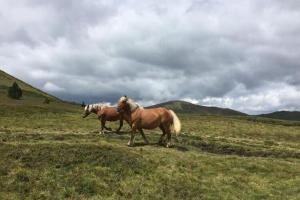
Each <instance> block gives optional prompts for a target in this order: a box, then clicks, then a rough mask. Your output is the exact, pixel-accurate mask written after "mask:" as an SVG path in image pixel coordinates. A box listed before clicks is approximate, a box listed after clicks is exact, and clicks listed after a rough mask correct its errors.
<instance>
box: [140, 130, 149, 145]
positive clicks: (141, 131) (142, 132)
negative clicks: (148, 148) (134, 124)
mask: <svg viewBox="0 0 300 200" xmlns="http://www.w3.org/2000/svg"><path fill="white" fill-rule="evenodd" d="M139 131H140V133H141V135H142V137H143V139H144V141H145V143H146V144H149V141H148V140H147V138H146V136H145V133H144V131H143V129H141V128H140V129H139Z"/></svg>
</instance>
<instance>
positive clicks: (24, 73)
mask: <svg viewBox="0 0 300 200" xmlns="http://www.w3.org/2000/svg"><path fill="white" fill-rule="evenodd" d="M299 8H300V7H299V4H298V3H295V1H292V0H289V1H285V3H282V2H281V1H278V0H275V1H271V0H267V1H259V0H245V1H238V0H229V1H221V0H215V1H196V0H179V1H176V3H174V1H171V0H167V1H158V0H150V1H147V2H141V1H137V0H124V1H120V0H111V1H92V0H87V1H78V2H74V1H70V0H53V1H46V0H40V1H36V0H26V1H17V0H11V1H1V2H0V19H1V20H0V29H1V30H4V31H1V33H0V66H1V69H4V70H6V71H7V72H9V73H12V74H13V75H15V76H17V77H18V78H21V79H24V80H25V81H27V82H29V83H30V84H32V85H34V86H36V87H38V88H41V89H46V90H47V91H49V92H51V93H52V94H54V95H58V96H59V97H61V98H64V99H68V100H76V101H81V100H86V101H94V100H95V101H111V102H112V103H114V102H116V101H117V99H118V98H119V97H120V95H123V94H127V95H130V96H131V97H132V98H134V99H136V100H137V101H139V102H145V103H147V104H150V103H159V102H161V101H166V100H174V99H184V100H188V101H189V102H193V103H204V104H207V105H212V106H224V107H230V108H234V109H238V110H240V111H244V112H249V113H253V112H255V113H258V112H264V111H267V110H277V109H298V110H300V101H299V96H298V95H297V91H299V89H300V78H299V77H300V70H299V66H300V61H299V57H300V38H299V34H300V21H299V20H298V19H299V17H300V9H299ZM233 10H234V12H233ZM270 85H272V86H270ZM279 86H280V87H283V88H284V89H283V90H282V91H281V92H282V93H285V95H278V94H277V93H276V92H278V90H277V89H278V88H277V87H279ZM287 102H288V103H287Z"/></svg>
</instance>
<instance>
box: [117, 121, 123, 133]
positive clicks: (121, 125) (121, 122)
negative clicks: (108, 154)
mask: <svg viewBox="0 0 300 200" xmlns="http://www.w3.org/2000/svg"><path fill="white" fill-rule="evenodd" d="M122 127H123V119H120V126H119V128H118V129H117V133H119V132H120V130H121V128H122Z"/></svg>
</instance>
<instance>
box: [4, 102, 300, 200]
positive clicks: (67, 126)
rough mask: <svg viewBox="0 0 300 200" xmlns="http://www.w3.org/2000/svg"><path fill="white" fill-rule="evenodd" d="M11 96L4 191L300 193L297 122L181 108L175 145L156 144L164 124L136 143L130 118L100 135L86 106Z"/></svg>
mask: <svg viewBox="0 0 300 200" xmlns="http://www.w3.org/2000/svg"><path fill="white" fill-rule="evenodd" d="M11 104H13V105H14V106H4V105H0V113H1V116H0V155H1V157H0V199H299V198H300V187H299V185H300V126H298V125H297V124H289V123H288V122H285V121H278V120H272V121H271V123H270V121H266V119H263V118H255V119H251V118H249V117H238V118H236V117H217V116H200V115H191V114H180V115H179V117H180V119H181V121H182V124H183V131H182V134H181V135H180V136H178V138H176V137H175V136H174V137H173V142H174V147H173V148H169V149H168V148H164V147H162V146H159V145H156V144H155V143H156V142H157V141H158V139H159V136H160V132H159V130H152V131H146V136H147V137H148V139H149V140H150V143H151V144H150V145H143V140H142V138H141V136H140V135H138V136H137V140H136V146H135V147H127V146H126V144H127V141H128V139H129V133H128V132H129V131H130V128H129V127H128V125H125V126H124V128H123V132H122V133H121V134H120V135H117V134H115V133H112V134H106V135H99V134H98V129H99V123H98V121H97V120H96V117H95V116H90V117H88V118H86V119H82V118H81V112H82V111H81V108H80V107H79V106H75V105H71V106H69V107H66V106H65V105H64V104H63V103H59V102H57V103H53V104H50V105H42V104H41V105H38V106H33V105H28V106H21V105H17V104H15V103H11ZM285 123H288V124H289V125H288V126H287V125H286V124H285ZM109 126H111V127H113V128H116V127H117V126H118V123H109Z"/></svg>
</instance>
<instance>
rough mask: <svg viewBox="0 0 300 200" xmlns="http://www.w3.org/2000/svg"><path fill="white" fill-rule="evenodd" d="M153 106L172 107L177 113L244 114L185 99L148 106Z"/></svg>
mask: <svg viewBox="0 0 300 200" xmlns="http://www.w3.org/2000/svg"><path fill="white" fill-rule="evenodd" d="M155 107H165V108H168V109H172V110H174V111H175V112H178V113H192V114H201V115H218V116H235V115H240V116H245V115H246V114H245V113H242V112H239V111H235V110H231V109H227V108H218V107H207V106H200V105H196V104H192V103H189V102H185V101H168V102H164V103H160V104H156V105H153V106H149V108H155Z"/></svg>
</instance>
